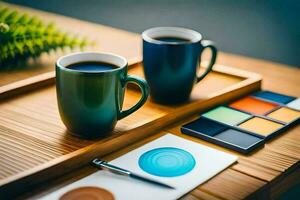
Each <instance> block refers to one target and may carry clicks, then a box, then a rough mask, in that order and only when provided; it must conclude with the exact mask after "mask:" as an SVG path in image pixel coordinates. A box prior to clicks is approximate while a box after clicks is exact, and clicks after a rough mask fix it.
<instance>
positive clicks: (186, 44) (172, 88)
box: [142, 27, 217, 104]
mask: <svg viewBox="0 0 300 200" xmlns="http://www.w3.org/2000/svg"><path fill="white" fill-rule="evenodd" d="M142 38H143V65H144V74H145V78H146V80H147V82H148V84H149V86H150V94H151V97H152V99H153V100H154V101H156V102H158V103H162V104H174V103H182V102H184V101H186V100H188V99H189V96H190V94H191V91H192V89H193V86H194V84H195V83H198V82H199V81H201V80H202V79H203V78H204V77H205V76H206V75H207V74H208V73H209V72H210V71H211V70H212V67H213V65H214V64H215V61H216V57H217V49H216V47H215V46H214V45H213V42H211V41H208V40H202V36H201V34H200V33H198V32H196V31H194V30H190V29H186V28H179V27H156V28H151V29H148V30H146V31H144V32H143V33H142ZM205 48H209V49H210V50H211V52H212V54H211V55H212V56H211V60H210V62H209V64H208V66H207V68H206V69H205V72H204V73H203V74H201V75H199V76H198V75H197V72H198V70H199V67H200V63H201V54H202V52H203V50H204V49H205ZM198 66H199V67H198Z"/></svg>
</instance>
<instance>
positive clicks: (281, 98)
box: [254, 91, 296, 104]
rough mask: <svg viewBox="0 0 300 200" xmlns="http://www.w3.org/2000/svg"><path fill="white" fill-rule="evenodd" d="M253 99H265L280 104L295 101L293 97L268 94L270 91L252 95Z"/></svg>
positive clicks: (273, 93)
mask: <svg viewBox="0 0 300 200" xmlns="http://www.w3.org/2000/svg"><path fill="white" fill-rule="evenodd" d="M254 96H255V97H259V98H262V99H266V100H269V101H273V102H277V103H281V104H286V103H289V102H290V101H292V100H294V99H296V98H295V97H291V96H287V95H284V94H279V93H275V92H270V91H260V92H257V93H255V94H254Z"/></svg>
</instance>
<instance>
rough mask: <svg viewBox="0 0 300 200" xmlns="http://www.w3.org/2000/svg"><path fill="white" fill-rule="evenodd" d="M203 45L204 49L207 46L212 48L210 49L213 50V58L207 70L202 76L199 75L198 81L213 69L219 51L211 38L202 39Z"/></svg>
mask: <svg viewBox="0 0 300 200" xmlns="http://www.w3.org/2000/svg"><path fill="white" fill-rule="evenodd" d="M201 45H202V46H203V50H204V49H205V48H210V50H211V59H210V62H209V64H208V66H207V68H206V70H205V72H204V73H203V74H201V75H200V76H197V83H198V82H199V81H201V80H202V79H203V78H204V77H205V76H206V75H207V74H208V73H209V72H210V71H211V70H212V67H213V66H214V64H215V62H216V58H217V52H218V50H217V48H216V47H215V45H214V43H213V42H212V41H210V40H202V41H201ZM202 52H203V51H202ZM202 52H201V54H202ZM200 57H201V55H200ZM199 60H201V59H199ZM199 67H201V62H199Z"/></svg>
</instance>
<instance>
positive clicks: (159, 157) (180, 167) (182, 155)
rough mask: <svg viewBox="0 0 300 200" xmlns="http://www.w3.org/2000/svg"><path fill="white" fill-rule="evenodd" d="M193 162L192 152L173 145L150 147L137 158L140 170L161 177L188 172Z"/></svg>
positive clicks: (194, 162)
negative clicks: (150, 148)
mask: <svg viewBox="0 0 300 200" xmlns="http://www.w3.org/2000/svg"><path fill="white" fill-rule="evenodd" d="M195 164H196V161H195V159H194V157H193V156H192V154H190V153H189V152H187V151H185V150H183V149H179V148H174V147H163V148H157V149H152V150H150V151H147V152H146V153H144V154H143V155H142V156H141V157H140V158H139V166H140V168H141V169H142V170H144V171H145V172H147V173H149V174H151V175H155V176H161V177H175V176H181V175H184V174H186V173H188V172H190V171H191V170H192V169H193V168H194V167H195Z"/></svg>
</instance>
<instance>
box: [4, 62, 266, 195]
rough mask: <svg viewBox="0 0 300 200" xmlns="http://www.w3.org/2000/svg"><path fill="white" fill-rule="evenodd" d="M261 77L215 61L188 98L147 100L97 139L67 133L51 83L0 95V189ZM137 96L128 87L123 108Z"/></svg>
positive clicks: (128, 139)
mask: <svg viewBox="0 0 300 200" xmlns="http://www.w3.org/2000/svg"><path fill="white" fill-rule="evenodd" d="M141 71H142V66H141V65H140V64H137V65H134V66H132V68H131V69H130V70H129V73H130V74H140V73H141ZM51 79H52V78H51ZM44 81H48V80H41V81H40V83H42V85H43V82H44ZM260 81H261V78H260V76H258V75H256V74H253V73H248V72H245V71H241V70H232V69H231V68H229V67H225V66H218V65H217V66H216V67H215V69H214V71H213V72H212V73H210V74H209V75H208V76H207V78H206V79H204V80H203V81H202V82H201V85H200V84H199V86H196V87H195V89H194V90H193V93H192V95H191V98H190V100H189V101H188V102H187V103H185V104H182V105H173V106H163V105H157V104H155V103H154V102H152V101H151V100H149V101H147V103H146V104H145V105H144V106H143V107H142V108H141V109H140V110H138V111H137V112H135V113H134V114H132V115H130V116H129V117H127V118H125V119H124V120H121V121H119V122H118V124H117V127H116V129H115V130H114V131H113V132H112V133H111V136H110V137H108V138H105V139H98V140H84V139H81V138H78V137H75V136H72V135H71V134H70V133H68V131H67V130H66V129H65V127H64V125H63V124H62V122H61V120H60V118H59V113H58V109H57V103H56V95H55V87H54V86H53V85H52V86H51V85H50V86H47V87H44V88H40V89H36V86H34V88H35V89H36V90H34V91H31V92H29V93H25V94H22V95H18V96H16V97H13V96H10V97H11V98H9V97H7V98H5V99H2V101H1V103H0V139H1V140H0V150H1V154H0V158H1V159H2V162H1V164H0V171H2V173H1V174H0V177H1V179H0V185H1V187H0V191H15V190H14V189H15V188H17V187H19V186H20V185H24V184H26V185H27V186H29V185H33V184H37V183H39V182H42V181H45V180H47V179H50V178H53V177H57V176H59V175H60V174H63V173H65V172H67V171H70V170H72V169H75V168H78V167H80V166H82V165H86V163H88V162H89V160H91V159H92V158H93V157H95V156H96V155H98V156H99V155H105V154H108V153H111V152H112V151H116V150H118V149H120V148H122V147H124V146H126V145H128V144H131V143H134V142H135V141H138V140H140V139H142V138H145V137H147V136H149V135H151V134H153V133H155V132H154V131H156V130H159V129H161V128H162V127H164V126H166V125H169V124H171V123H173V122H175V121H178V120H181V119H183V118H184V117H185V116H187V115H190V114H192V113H195V112H199V111H201V110H204V109H207V108H208V107H211V106H214V105H218V104H220V103H222V102H224V101H229V100H231V99H233V98H237V97H240V96H242V95H245V94H247V93H249V92H250V91H254V90H257V89H259V88H260ZM215 82H218V83H219V84H217V85H216V84H214V83H215ZM38 83H39V82H36V84H38ZM27 87H30V86H26V87H25V88H24V87H19V88H16V90H18V91H20V90H22V88H24V90H26V91H27V89H28V88H27ZM2 95H5V94H2ZM139 96H140V94H139V92H137V91H136V90H135V89H128V90H127V91H126V95H125V102H124V108H123V109H126V108H128V107H130V106H132V105H133V104H134V102H136V101H137V100H138V99H139ZM24 189H26V188H24ZM18 191H20V190H18ZM14 193H15V192H14Z"/></svg>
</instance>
